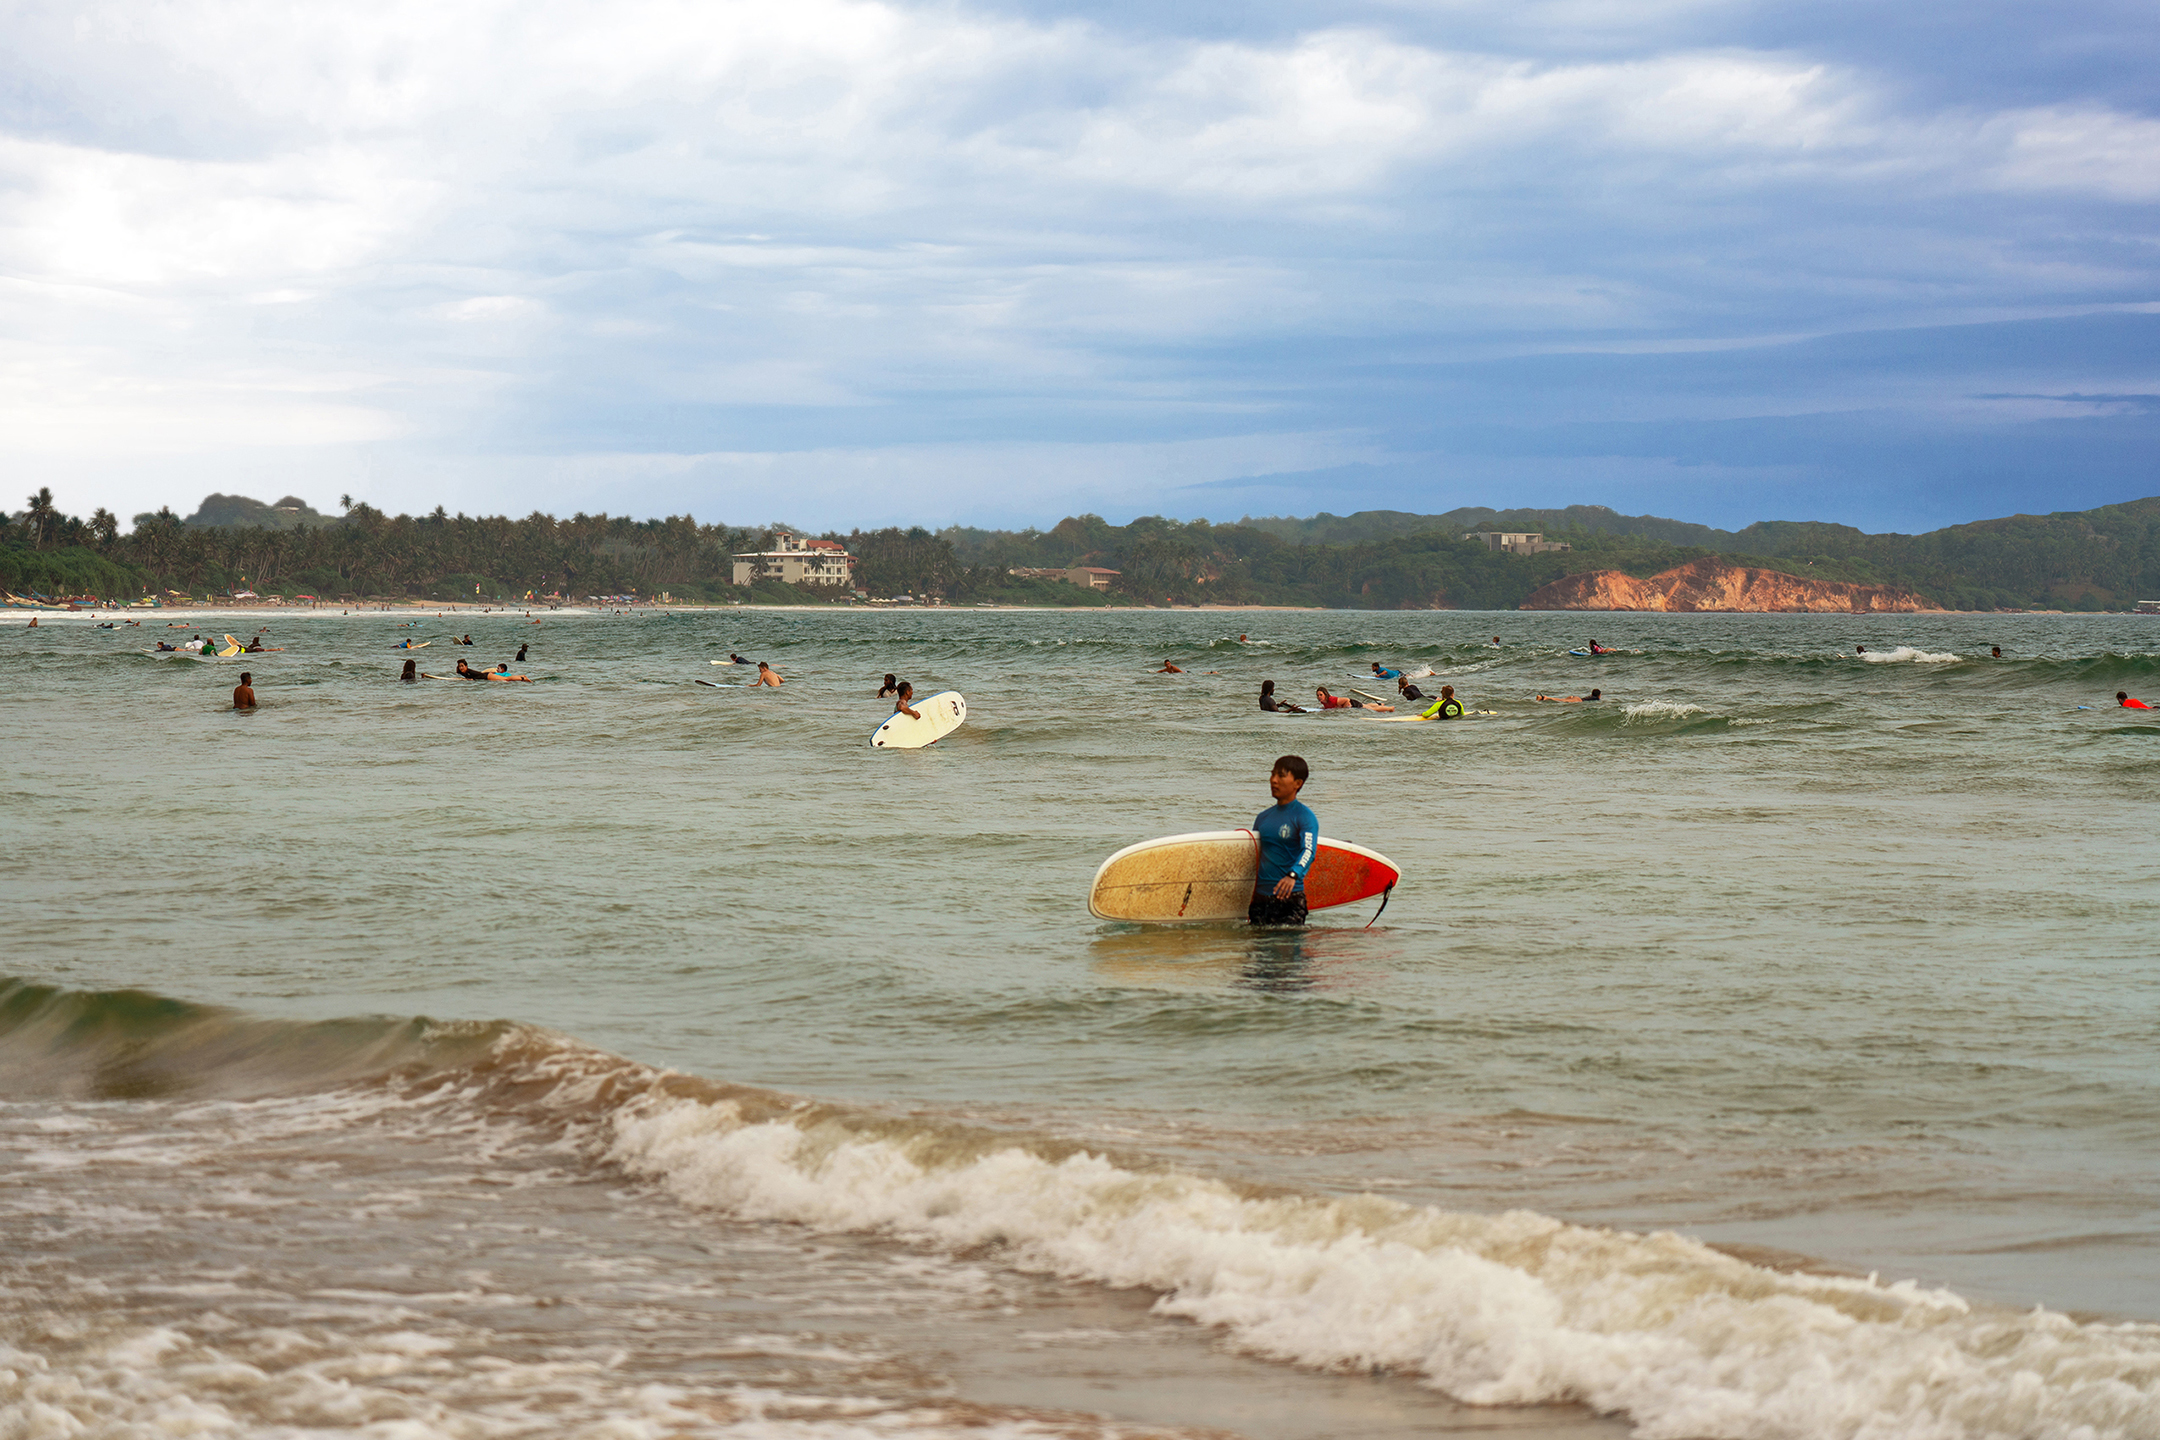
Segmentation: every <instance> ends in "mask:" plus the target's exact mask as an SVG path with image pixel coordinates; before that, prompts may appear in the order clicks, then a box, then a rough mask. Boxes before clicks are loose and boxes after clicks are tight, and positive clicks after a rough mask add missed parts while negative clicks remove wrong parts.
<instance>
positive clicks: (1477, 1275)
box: [610, 1091, 2160, 1440]
mask: <svg viewBox="0 0 2160 1440" xmlns="http://www.w3.org/2000/svg"><path fill="white" fill-rule="evenodd" d="M800 1124H801V1128H798V1124H797V1123H789V1122H786V1121H768V1122H758V1123H752V1122H749V1121H746V1120H745V1119H744V1118H743V1116H742V1114H741V1112H740V1111H739V1110H738V1108H737V1107H736V1106H735V1105H734V1104H732V1103H725V1102H723V1103H706V1102H701V1101H696V1100H689V1099H681V1098H674V1097H669V1096H666V1095H664V1094H662V1093H660V1092H658V1091H649V1092H647V1094H646V1095H645V1096H644V1097H643V1098H640V1099H636V1100H633V1101H631V1102H630V1103H629V1104H628V1105H626V1106H624V1107H623V1108H621V1109H620V1110H618V1111H617V1112H615V1115H614V1118H613V1130H614V1135H613V1141H612V1145H611V1149H610V1153H611V1158H613V1159H614V1160H615V1161H617V1162H618V1163H620V1164H621V1165H623V1166H624V1167H626V1168H628V1169H629V1170H631V1171H633V1172H635V1173H638V1174H642V1175H645V1176H649V1177H651V1178H653V1179H655V1180H656V1181H658V1182H659V1183H661V1184H662V1185H664V1186H665V1187H666V1188H668V1189H669V1190H670V1191H671V1192H673V1193H674V1194H676V1195H678V1196H679V1197H681V1198H682V1199H684V1200H685V1201H688V1202H690V1203H693V1204H697V1205H703V1206H711V1207H715V1208H719V1209H724V1210H726V1211H728V1212H730V1213H732V1214H735V1215H739V1216H743V1217H745V1218H753V1219H772V1220H787V1221H795V1222H798V1223H801V1224H806V1225H811V1226H816V1227H820V1228H825V1229H831V1230H849V1231H867V1232H878V1233H884V1234H889V1235H894V1236H898V1237H901V1238H904V1239H907V1240H909V1241H913V1242H915V1243H918V1244H922V1245H926V1246H931V1247H935V1248H937V1249H939V1250H942V1251H946V1252H958V1251H968V1252H971V1253H977V1254H979V1253H980V1250H979V1249H978V1247H992V1248H993V1249H994V1250H995V1251H996V1253H997V1254H999V1255H1000V1257H1001V1258H1003V1259H1004V1260H1006V1261H1007V1262H1009V1263H1011V1264H1013V1265H1015V1266H1017V1267H1019V1268H1022V1269H1027V1270H1034V1271H1043V1272H1051V1273H1056V1274H1061V1275H1068V1276H1078V1277H1085V1278H1088V1279H1092V1280H1095V1281H1099V1282H1101V1283H1104V1284H1108V1285H1114V1286H1136V1287H1146V1288H1150V1289H1153V1290H1157V1291H1159V1292H1161V1298H1160V1300H1159V1301H1158V1302H1157V1308H1158V1309H1160V1310H1162V1311H1164V1312H1166V1313H1169V1314H1176V1315H1183V1316H1189V1317H1191V1318H1192V1319H1195V1320H1198V1321H1201V1322H1203V1323H1207V1324H1211V1325H1218V1326H1221V1327H1224V1328H1225V1329H1226V1330H1227V1331H1228V1332H1229V1334H1230V1335H1231V1336H1233V1337H1234V1339H1235V1340H1236V1342H1237V1343H1238V1344H1239V1345H1241V1346H1242V1347H1243V1348H1245V1349H1247V1350H1249V1351H1252V1352H1255V1353H1258V1354H1261V1355H1266V1356H1271V1357H1276V1358H1280V1359H1285V1360H1292V1361H1297V1362H1300V1363H1303V1364H1308V1365H1316V1366H1327V1367H1349V1368H1357V1369H1367V1368H1372V1367H1381V1368H1388V1369H1398V1370H1403V1371H1408V1372H1413V1373H1416V1374H1418V1375H1420V1376H1422V1377H1423V1378H1424V1379H1425V1380H1426V1381H1427V1382H1429V1383H1430V1384H1432V1385H1435V1386H1437V1387H1439V1388H1441V1389H1444V1390H1446V1391H1448V1392H1449V1393H1451V1394H1453V1395H1456V1396H1458V1397H1459V1398H1461V1399H1464V1400H1468V1401H1471V1402H1473V1403H1479V1404H1528V1403H1534V1402H1553V1401H1580V1402H1583V1403H1586V1404H1589V1405H1591V1406H1593V1407H1595V1408H1597V1409H1599V1410H1603V1411H1617V1412H1625V1413H1626V1414H1627V1415H1629V1416H1631V1417H1632V1418H1633V1419H1634V1421H1635V1423H1636V1425H1637V1427H1638V1432H1637V1433H1638V1434H1640V1435H1643V1436H1645V1437H1651V1440H1681V1437H1723V1440H1832V1437H1837V1440H1854V1437H1862V1440H2009V1437H2021V1440H2150V1437H2152V1436H2154V1435H2160V1386H2156V1383H2155V1382H2156V1378H2160V1326H2150V1325H2121V1326H2105V1325H2080V1324H2077V1323H2075V1322H2073V1321H2071V1320H2069V1319H2068V1318H2066V1317H2064V1316H2062V1315H2057V1314H2052V1313H2049V1312H2046V1311H2040V1310H2035V1311H2033V1312H2031V1313H2029V1314H2018V1313H2012V1312H2005V1311H1994V1310H1976V1309H1975V1308H1974V1307H1972V1306H1970V1305H1968V1304H1967V1303H1966V1302H1965V1301H1964V1300H1962V1299H1961V1298H1960V1297H1958V1296H1957V1295H1954V1294H1952V1293H1950V1292H1948V1291H1943V1290H1928V1289H1923V1288H1920V1287H1918V1286H1916V1285H1913V1284H1911V1283H1904V1284H1896V1285H1885V1284H1881V1283H1878V1282H1877V1281H1875V1280H1872V1279H1869V1280H1855V1279H1844V1278H1833V1277H1822V1276H1810V1275H1789V1274H1782V1273H1779V1272H1775V1271H1771V1270H1766V1269H1762V1268H1759V1267H1756V1266H1752V1265H1748V1264H1745V1263H1743V1262H1741V1261H1738V1260H1735V1259H1732V1258H1731V1257H1729V1256H1726V1255H1723V1254H1721V1253H1719V1252H1717V1251H1714V1250H1711V1249H1708V1248H1707V1247H1705V1246H1702V1245H1699V1244H1696V1243H1694V1242H1692V1241H1689V1240H1685V1239H1682V1238H1680V1237H1678V1236H1675V1235H1669V1234H1656V1235H1635V1234H1629V1233H1625V1232H1617V1231H1602V1230H1591V1229H1585V1228H1582V1227H1578V1226H1571V1225H1566V1224H1563V1223H1561V1222H1559V1221H1556V1220H1552V1219H1549V1218H1547V1217H1544V1216H1541V1215H1535V1214H1530V1213H1527V1212H1520V1211H1517V1212H1510V1213H1507V1214H1502V1215H1494V1216H1478V1215H1461V1214H1452V1213H1449V1212H1445V1211H1441V1210H1436V1209H1431V1208H1423V1207H1412V1206H1407V1205H1403V1204H1400V1203H1398V1202H1395V1201H1390V1200H1384V1199H1380V1198H1377V1197H1373V1196H1361V1197H1356V1198H1352V1199H1333V1200H1325V1199H1318V1198H1311V1197H1296V1196H1291V1197H1282V1196H1269V1197H1257V1196H1252V1195H1248V1194H1245V1193H1243V1192H1241V1191H1239V1190H1238V1189H1237V1188H1235V1187H1233V1186H1231V1185H1228V1184H1226V1183H1223V1182H1220V1181H1215V1180H1209V1179H1205V1178H1202V1177H1199V1176H1194V1175H1189V1174H1183V1173H1179V1172H1175V1171H1164V1172H1153V1173H1150V1172H1141V1171H1135V1170H1131V1169H1126V1168H1122V1167H1120V1166H1119V1165H1116V1164H1114V1163H1112V1162H1111V1161H1109V1160H1106V1159H1104V1158H1101V1157H1099V1156H1095V1155H1090V1154H1079V1155H1073V1156H1070V1157H1068V1158H1064V1159H1047V1158H1044V1157H1042V1156H1040V1155H1037V1154H1035V1153H1033V1152H1031V1151H1029V1150H1027V1149H1025V1148H1022V1147H1019V1146H1006V1147H1002V1148H997V1147H993V1148H988V1149H985V1148H984V1147H983V1146H982V1144H980V1143H973V1144H967V1143H962V1142H960V1141H957V1140H956V1139H955V1138H954V1137H951V1136H948V1135H940V1134H938V1133H936V1132H931V1131H920V1132H913V1133H907V1134H894V1133H893V1132H891V1131H890V1130H889V1129H887V1130H886V1132H885V1133H884V1134H880V1135H870V1134H865V1133H862V1132H859V1131H857V1130H855V1129H853V1128H851V1127H850V1126H848V1125H847V1124H845V1123H843V1122H840V1121H838V1120H833V1119H823V1120H819V1119H815V1118H810V1117H804V1118H803V1119H802V1121H801V1122H800Z"/></svg>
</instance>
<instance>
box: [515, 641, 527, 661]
mask: <svg viewBox="0 0 2160 1440" xmlns="http://www.w3.org/2000/svg"><path fill="white" fill-rule="evenodd" d="M526 648H527V647H525V646H523V645H520V646H518V653H517V661H518V664H520V665H522V664H524V663H525V651H526Z"/></svg>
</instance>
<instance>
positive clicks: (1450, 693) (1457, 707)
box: [1418, 685, 1462, 720]
mask: <svg viewBox="0 0 2160 1440" xmlns="http://www.w3.org/2000/svg"><path fill="white" fill-rule="evenodd" d="M1418 718H1419V719H1421V720H1460V719H1461V718H1462V701H1460V700H1457V699H1456V698H1455V687H1454V686H1453V685H1442V686H1441V687H1440V698H1439V699H1438V700H1435V701H1433V703H1432V707H1431V708H1430V709H1428V710H1427V711H1425V713H1424V714H1423V715H1421V716H1419V717H1418Z"/></svg>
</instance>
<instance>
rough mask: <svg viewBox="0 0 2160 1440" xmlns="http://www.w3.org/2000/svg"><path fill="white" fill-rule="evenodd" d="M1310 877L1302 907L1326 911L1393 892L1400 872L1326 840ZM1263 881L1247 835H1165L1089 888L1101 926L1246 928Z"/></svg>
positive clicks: (1132, 852)
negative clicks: (1227, 924)
mask: <svg viewBox="0 0 2160 1440" xmlns="http://www.w3.org/2000/svg"><path fill="white" fill-rule="evenodd" d="M1314 843H1315V851H1314V855H1313V863H1312V868H1311V869H1310V870H1309V871H1307V872H1306V875H1305V903H1306V905H1307V906H1308V907H1309V908H1310V909H1314V910H1325V909H1328V908H1330V907H1332V906H1336V905H1347V904H1349V903H1350V902H1352V901H1354V900H1364V899H1368V898H1370V897H1371V896H1374V895H1379V894H1382V893H1384V892H1386V891H1388V890H1391V889H1393V888H1394V887H1395V884H1396V882H1397V881H1399V880H1401V879H1402V871H1401V870H1400V869H1399V868H1397V866H1396V864H1395V862H1394V861H1392V860H1390V859H1388V858H1387V856H1385V855H1382V854H1381V853H1380V852H1379V851H1377V850H1368V849H1366V848H1365V847H1364V846H1362V845H1353V844H1351V843H1350V842H1349V841H1347V840H1331V839H1329V838H1328V837H1327V836H1325V835H1323V836H1321V837H1320V838H1319V839H1318V840H1317V841H1316V842H1314ZM1259 873H1260V842H1259V839H1258V837H1256V836H1255V835H1254V834H1253V832H1252V831H1250V830H1206V831H1201V832H1199V833H1197V834H1193V835H1165V836H1163V837H1162V838H1161V839H1158V840H1143V841H1141V842H1140V843H1139V844H1138V845H1128V846H1126V847H1125V848H1124V849H1123V850H1120V851H1118V852H1117V853H1116V854H1115V855H1112V856H1111V857H1110V858H1109V859H1107V860H1105V861H1103V863H1102V865H1101V867H1100V868H1099V869H1097V870H1096V872H1095V883H1094V884H1092V885H1090V886H1089V887H1088V913H1089V914H1091V915H1093V916H1095V918H1096V919H1098V920H1137V921H1141V922H1143V923H1149V924H1157V925H1175V924H1187V923H1191V922H1193V921H1204V920H1217V921H1220V920H1242V919H1244V918H1245V911H1246V907H1247V906H1249V905H1250V904H1251V903H1252V893H1253V879H1254V877H1255V876H1257V875H1258V874H1259Z"/></svg>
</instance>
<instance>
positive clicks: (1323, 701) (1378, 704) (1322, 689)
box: [1313, 685, 1395, 710]
mask: <svg viewBox="0 0 2160 1440" xmlns="http://www.w3.org/2000/svg"><path fill="white" fill-rule="evenodd" d="M1354 693H1356V694H1358V695H1363V696H1364V697H1365V698H1364V699H1363V700H1350V699H1346V698H1345V697H1343V696H1341V695H1335V694H1331V693H1329V691H1328V688H1327V686H1325V685H1322V686H1319V687H1318V688H1316V689H1315V690H1314V691H1313V696H1314V698H1315V699H1317V700H1318V701H1319V702H1320V708H1321V709H1323V710H1393V709H1394V708H1395V707H1394V706H1393V705H1390V704H1388V703H1387V702H1386V701H1384V700H1381V699H1380V698H1379V697H1378V696H1374V695H1366V694H1365V692H1364V691H1363V690H1359V691H1355V692H1354ZM1367 700H1370V701H1371V702H1372V703H1371V704H1370V705H1368V704H1366V703H1365V701H1367Z"/></svg>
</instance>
